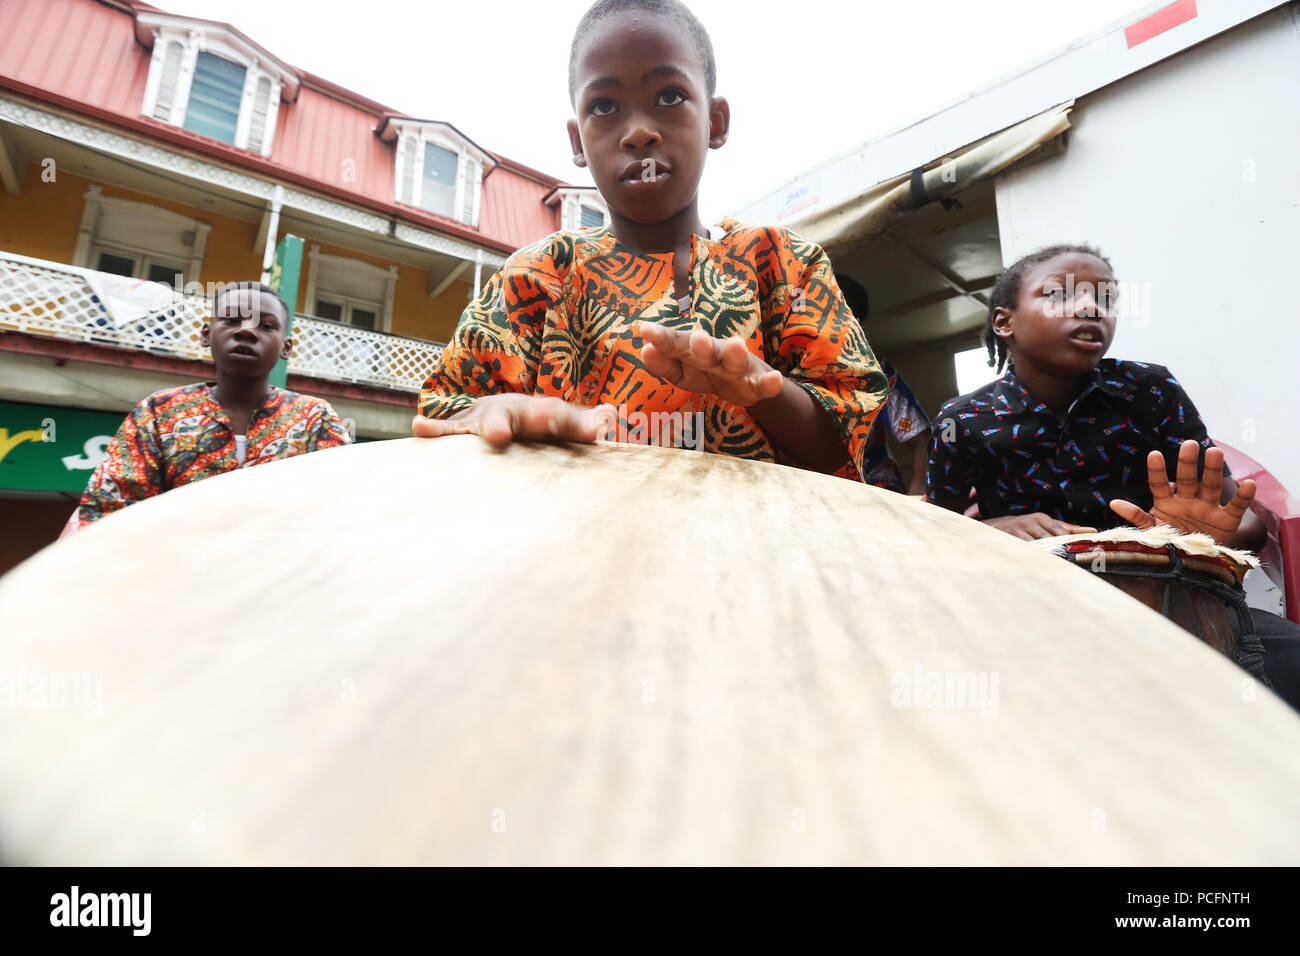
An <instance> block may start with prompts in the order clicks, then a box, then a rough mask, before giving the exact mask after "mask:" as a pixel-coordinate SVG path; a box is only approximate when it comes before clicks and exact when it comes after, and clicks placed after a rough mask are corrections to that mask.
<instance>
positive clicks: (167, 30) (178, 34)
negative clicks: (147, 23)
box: [140, 18, 284, 157]
mask: <svg viewBox="0 0 1300 956" xmlns="http://www.w3.org/2000/svg"><path fill="white" fill-rule="evenodd" d="M172 19H176V18H172ZM153 36H154V44H153V55H152V56H151V57H150V59H149V78H148V79H147V80H146V81H145V88H144V99H143V102H142V103H141V109H140V112H141V113H142V114H143V115H144V116H148V117H152V116H153V113H154V109H155V107H157V105H158V89H159V86H160V85H161V82H162V71H163V64H164V61H165V60H166V50H167V47H168V46H169V45H170V44H171V43H173V42H176V43H180V44H181V47H182V53H181V69H180V74H179V76H178V77H177V80H176V91H175V99H174V100H173V102H172V110H171V115H170V117H169V118H168V120H167V125H169V126H175V127H177V128H184V126H185V117H186V114H187V113H188V112H189V108H190V94H191V93H192V92H193V89H194V71H195V68H196V66H197V65H198V58H199V54H200V53H211V54H212V55H213V56H219V57H221V58H223V59H226V60H230V61H231V62H232V63H238V64H239V65H240V66H242V67H243V68H244V88H243V90H242V91H241V92H240V96H239V116H238V118H237V119H236V121H235V142H234V145H235V146H237V147H238V148H239V149H248V137H249V132H250V130H251V129H252V124H253V108H254V106H255V104H256V100H257V84H258V81H259V80H261V78H262V77H266V78H267V79H268V80H269V81H270V83H271V93H270V101H269V102H268V104H267V113H266V130H265V132H264V134H263V136H262V145H261V147H260V149H259V150H258V152H259V154H260V155H262V156H267V157H269V156H270V155H271V147H272V144H273V143H274V141H275V119H276V116H277V115H278V112H279V104H280V99H281V98H282V97H283V95H284V84H283V83H282V81H281V73H280V71H278V70H277V69H275V68H274V67H271V68H269V69H268V65H269V64H268V63H267V61H266V60H264V59H262V58H261V57H259V56H258V55H257V54H255V53H250V52H248V48H247V47H246V45H245V44H241V43H233V42H231V40H230V38H229V36H228V35H225V34H224V33H221V32H217V33H214V32H211V31H204V30H181V29H177V28H175V27H160V28H159V29H157V30H155V31H154V34H153Z"/></svg>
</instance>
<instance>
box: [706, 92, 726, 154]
mask: <svg viewBox="0 0 1300 956" xmlns="http://www.w3.org/2000/svg"><path fill="white" fill-rule="evenodd" d="M730 132H731V104H730V103H728V102H727V98H726V97H725V96H715V97H714V98H713V99H712V100H710V101H709V149H717V148H718V147H719V146H721V145H722V144H723V143H725V142H726V141H727V134H728V133H730Z"/></svg>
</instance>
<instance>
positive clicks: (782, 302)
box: [412, 0, 887, 480]
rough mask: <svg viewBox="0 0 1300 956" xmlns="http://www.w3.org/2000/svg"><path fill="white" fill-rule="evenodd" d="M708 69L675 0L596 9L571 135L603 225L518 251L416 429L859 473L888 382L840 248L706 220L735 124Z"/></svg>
mask: <svg viewBox="0 0 1300 956" xmlns="http://www.w3.org/2000/svg"><path fill="white" fill-rule="evenodd" d="M715 73H716V69H715V65H714V60H713V50H712V45H711V44H710V41H709V38H708V34H707V33H705V31H704V28H703V27H702V26H701V25H700V23H699V21H698V20H697V19H696V18H695V17H694V15H693V14H691V12H690V11H689V10H687V9H686V7H685V6H683V5H682V4H681V3H680V2H677V0H600V2H598V3H596V4H595V5H594V6H593V7H592V8H591V9H590V10H588V11H587V13H586V14H585V15H584V16H583V18H582V20H581V22H580V23H579V25H578V29H577V32H576V35H575V37H574V41H573V47H572V50H571V54H570V64H569V87H570V96H571V99H572V100H573V103H574V106H575V108H576V110H577V116H576V118H574V119H572V120H570V121H569V138H570V141H571V143H572V146H573V153H574V163H575V164H577V165H579V166H587V167H589V168H590V169H591V172H592V176H593V178H594V179H595V180H596V185H597V187H598V188H599V190H600V193H601V196H602V197H603V198H604V200H605V202H606V205H607V206H608V207H609V212H610V225H609V226H608V227H600V228H595V229H582V230H579V231H576V232H557V233H555V234H553V235H551V236H549V237H548V238H546V239H543V240H542V241H540V242H537V243H535V244H533V245H532V246H529V247H528V248H526V249H523V250H521V251H520V252H517V253H515V255H513V256H511V257H510V259H509V260H508V261H507V262H506V264H505V266H504V267H503V268H502V269H501V271H500V272H498V273H497V274H496V275H495V276H493V278H492V280H491V281H490V282H489V283H488V284H487V285H486V287H485V288H484V290H483V292H482V294H481V295H480V296H479V298H478V300H477V301H476V302H474V303H473V304H472V305H471V306H470V307H469V308H468V309H467V310H466V311H465V314H464V315H463V316H462V317H461V320H460V323H459V324H458V326H457V328H456V332H455V335H454V336H453V339H452V341H451V342H450V343H449V344H448V346H447V348H446V350H445V351H444V352H443V353H442V356H441V357H440V359H439V362H438V365H437V367H436V368H435V369H434V371H433V373H432V374H431V375H430V376H429V379H428V381H427V382H426V383H425V386H424V389H423V391H422V392H421V393H420V400H419V412H420V414H419V415H417V416H416V418H415V421H414V423H413V426H412V428H413V432H414V434H415V435H417V436H420V437H436V436H439V435H445V434H455V433H473V434H478V435H481V436H482V437H483V438H485V439H486V440H487V441H489V442H490V443H492V444H494V445H504V444H506V443H508V442H510V441H511V440H513V439H559V440H569V441H584V442H590V441H594V440H596V439H597V438H600V437H602V436H604V435H608V434H611V433H612V434H613V435H614V436H616V437H620V438H622V437H625V436H626V437H629V438H630V439H631V440H634V441H635V440H645V439H646V438H650V437H658V438H659V439H661V443H663V444H672V445H676V446H679V447H680V446H684V445H685V446H689V447H695V448H703V449H704V450H706V451H712V452H719V453H723V454H731V455H736V456H739V457H744V458H753V459H758V460H763V461H777V462H782V463H787V464H794V465H798V466H801V467H804V468H810V469H814V470H817V471H822V472H827V473H835V474H839V475H842V476H844V477H848V478H854V479H857V480H861V479H862V475H863V473H864V471H865V452H866V447H867V435H868V432H869V431H870V428H871V422H872V419H873V418H874V417H875V415H876V412H877V409H878V408H879V407H880V405H881V403H882V402H883V400H884V398H885V395H886V391H887V382H886V379H885V376H884V375H883V374H882V373H881V370H880V367H879V365H878V364H877V363H876V360H875V358H874V356H873V355H872V354H871V349H870V347H869V346H868V345H867V341H866V338H865V336H864V335H863V334H862V331H861V329H860V328H859V327H858V324H857V322H856V321H855V320H854V318H853V314H852V312H851V311H850V310H849V308H848V306H847V305H845V303H844V298H843V296H842V295H841V294H840V290H839V287H838V285H837V284H836V282H835V276H834V272H833V271H832V269H831V264H830V260H829V259H828V258H827V256H826V254H825V253H824V252H823V251H822V250H821V249H820V248H819V247H818V246H816V245H814V244H813V243H810V242H807V241H805V240H803V239H800V238H799V237H798V236H795V235H793V234H791V233H789V232H787V231H785V230H784V229H779V228H760V227H755V226H746V225H741V224H739V223H735V222H732V221H723V222H721V223H719V224H718V225H717V226H716V227H708V226H706V225H705V224H704V223H703V222H702V221H701V219H700V216H699V208H698V197H697V188H698V186H699V181H700V177H701V175H702V173H703V170H704V160H705V156H706V154H707V152H708V150H709V149H717V148H719V147H720V146H722V145H723V144H724V143H725V142H726V140H727V131H728V127H729V124H730V108H729V106H728V105H727V101H726V100H725V99H723V98H722V97H719V96H715V95H714V88H715ZM665 424H667V425H668V426H669V427H668V428H667V431H668V432H669V435H668V436H667V437H666V438H665V436H664V435H663V432H662V430H661V427H662V426H663V425H665ZM656 426H660V427H656ZM657 431H658V432H659V434H658V435H657V436H656V435H655V433H656V432H657Z"/></svg>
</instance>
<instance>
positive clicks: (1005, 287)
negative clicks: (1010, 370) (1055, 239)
mask: <svg viewBox="0 0 1300 956" xmlns="http://www.w3.org/2000/svg"><path fill="white" fill-rule="evenodd" d="M1071 252H1077V253H1081V254H1082V255H1085V256H1093V257H1095V258H1097V259H1100V260H1101V261H1102V262H1104V263H1106V265H1107V266H1110V260H1109V259H1107V258H1106V257H1105V256H1103V255H1102V254H1101V253H1100V252H1098V251H1097V250H1096V249H1094V248H1093V247H1092V246H1087V245H1082V244H1080V245H1071V244H1068V243H1067V244H1061V245H1056V246H1045V247H1044V248H1042V249H1039V250H1038V251H1037V252H1031V253H1030V254H1029V255H1027V256H1022V257H1021V258H1019V259H1017V260H1016V261H1015V262H1014V263H1013V264H1012V266H1011V268H1009V269H1008V270H1007V271H1006V272H1004V273H1002V275H1000V276H998V281H997V283H996V284H995V285H994V286H993V295H992V296H990V298H989V315H988V320H987V321H986V322H985V324H984V332H983V333H982V337H983V340H984V347H985V348H986V349H988V352H989V367H990V368H992V369H993V370H994V371H997V372H1001V371H1002V370H1003V369H1004V368H1006V367H1007V364H1008V361H1007V359H1008V355H1007V342H1006V339H1004V338H1002V337H1001V336H1000V335H998V334H997V333H996V332H994V331H993V313H995V312H996V311H997V310H998V309H1014V308H1015V307H1016V304H1017V303H1018V302H1019V301H1020V283H1021V280H1022V279H1023V278H1024V275H1025V270H1026V269H1028V268H1029V267H1030V266H1036V265H1038V264H1039V263H1040V262H1046V261H1047V260H1048V259H1055V258H1056V257H1057V256H1063V255H1065V254H1067V253H1071ZM1111 268H1112V269H1113V268H1114V267H1113V266H1112V267H1111Z"/></svg>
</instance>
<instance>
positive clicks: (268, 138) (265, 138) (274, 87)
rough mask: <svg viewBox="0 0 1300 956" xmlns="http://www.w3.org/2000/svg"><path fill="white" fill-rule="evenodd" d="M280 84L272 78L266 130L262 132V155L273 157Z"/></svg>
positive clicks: (278, 113) (278, 114)
mask: <svg viewBox="0 0 1300 956" xmlns="http://www.w3.org/2000/svg"><path fill="white" fill-rule="evenodd" d="M279 92H280V85H279V84H278V83H276V81H275V78H274V77H272V78H271V98H270V100H269V101H268V102H267V104H266V130H265V132H264V133H263V134H262V155H263V156H265V157H266V158H267V159H270V158H271V144H272V143H274V142H275V123H276V120H277V119H278V118H279V116H280V97H279V96H278V95H277V94H278V93H279Z"/></svg>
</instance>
